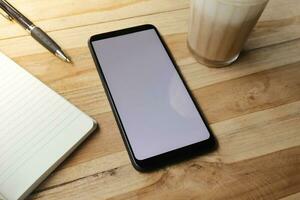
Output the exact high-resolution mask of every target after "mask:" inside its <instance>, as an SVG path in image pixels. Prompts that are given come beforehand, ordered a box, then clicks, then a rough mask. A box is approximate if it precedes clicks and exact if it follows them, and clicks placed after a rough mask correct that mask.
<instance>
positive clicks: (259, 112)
mask: <svg viewBox="0 0 300 200" xmlns="http://www.w3.org/2000/svg"><path fill="white" fill-rule="evenodd" d="M10 2H11V3H12V4H13V5H15V6H16V7H17V8H18V9H19V10H21V11H22V12H23V13H24V14H25V15H26V16H27V17H28V18H29V19H31V20H32V21H34V22H35V23H36V24H37V25H39V26H40V27H41V28H43V29H44V30H45V31H46V32H47V33H49V35H50V36H52V37H53V38H54V39H55V40H56V41H57V42H58V43H59V44H60V45H61V46H62V47H63V49H64V50H66V52H67V53H68V54H69V55H71V57H72V59H73V65H70V64H67V63H64V62H62V61H60V60H58V59H57V58H55V57H54V56H53V55H52V54H50V53H49V52H47V51H46V50H45V49H44V48H43V47H41V46H40V45H39V44H38V43H37V42H35V41H34V40H33V39H32V38H31V37H30V36H29V35H28V34H27V32H26V31H24V30H23V29H22V28H21V27H20V26H19V25H17V24H16V23H11V22H9V21H7V20H6V19H4V18H0V51H2V52H3V53H5V54H6V55H8V56H9V57H11V58H12V59H13V60H14V61H16V62H17V63H18V64H20V65H21V66H23V67H24V68H25V69H26V70H28V71H29V72H30V73H32V74H34V75H35V76H36V77H38V78H39V79H40V80H42V81H43V82H44V83H46V84H47V85H49V86H50V87H51V88H53V89H54V90H55V91H57V92H58V93H59V94H61V95H62V96H64V97H65V98H67V99H68V100H69V101H70V102H72V103H73V104H75V105H76V106H78V107H79V108H80V109H81V110H83V111H85V112H86V113H87V114H89V115H91V116H92V117H94V118H95V119H96V120H97V121H98V123H99V124H100V127H101V129H100V130H98V131H96V132H95V133H93V134H92V135H91V136H90V137H89V138H88V139H87V140H86V141H85V142H84V143H83V144H82V145H81V146H80V147H79V148H78V149H77V150H76V151H75V152H74V153H73V154H71V156H70V157H69V158H68V159H67V160H66V161H65V162H63V164H62V165H60V166H59V167H58V168H57V170H55V172H53V173H52V174H51V175H50V176H49V177H48V178H47V179H46V180H45V181H44V182H43V183H42V184H41V185H40V186H39V187H38V188H37V189H36V190H35V191H34V192H33V193H32V195H31V196H30V197H29V199H47V200H49V199H72V200H74V199H172V200H173V199H300V173H299V172H300V132H299V130H300V3H299V0H270V2H269V4H268V6H267V8H266V10H265V12H264V13H263V15H262V17H261V19H260V21H259V22H258V24H257V26H256V27H255V29H254V31H253V32H252V34H251V35H250V38H249V40H248V42H247V44H246V45H245V50H244V52H243V53H242V55H241V56H240V58H239V59H238V61H237V62H236V63H234V64H233V65H232V66H230V67H226V68H221V69H212V68H207V67H205V66H203V65H201V64H199V63H197V62H196V61H195V59H194V58H193V57H192V56H191V54H190V53H189V51H188V49H187V47H186V32H187V19H188V14H189V2H188V1H187V0H177V1H172V0H148V1H137V0H122V1H121V0H120V1H109V0H101V1H99V0H84V1H83V0H81V1H75V0H51V1H47V2H46V1H40V0H15V1H13V0H12V1H10ZM144 23H151V24H154V25H155V26H157V27H158V29H159V31H160V32H161V33H162V35H163V37H164V38H165V40H166V43H167V45H168V46H169V48H170V50H171V52H172V53H173V55H174V57H175V59H176V62H177V64H178V65H179V68H180V69H181V71H182V73H183V75H184V77H185V79H186V80H187V83H188V86H189V87H190V88H191V90H192V92H193V95H194V96H195V97H196V100H197V102H198V103H199V104H200V106H201V108H202V110H203V112H204V114H205V116H206V117H207V119H208V121H209V124H210V127H211V128H212V130H213V132H214V134H215V136H216V138H217V140H218V142H219V145H220V146H219V148H218V150H217V151H214V152H212V153H210V154H207V155H203V156H199V157H197V158H195V159H192V160H189V161H186V162H181V163H179V164H176V165H173V166H169V167H166V168H163V169H160V170H157V171H155V172H152V173H146V174H145V173H139V172H137V171H136V170H134V168H133V167H132V166H131V164H130V161H129V158H128V156H127V153H126V151H125V147H124V145H123V142H122V139H121V136H120V133H119V130H118V128H117V125H116V122H115V120H114V117H113V114H112V112H111V108H110V106H109V103H108V101H107V98H106V95H105V93H104V90H103V87H102V85H101V83H100V80H99V78H98V74H97V71H96V68H95V66H94V63H93V61H92V58H91V55H90V53H89V50H88V47H87V40H88V38H89V37H90V36H91V35H93V34H96V33H102V32H107V31H111V30H116V29H121V28H125V27H130V26H135V25H140V24H144Z"/></svg>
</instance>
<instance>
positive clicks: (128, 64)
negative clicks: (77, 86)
mask: <svg viewBox="0 0 300 200" xmlns="http://www.w3.org/2000/svg"><path fill="white" fill-rule="evenodd" d="M89 48H90V51H91V54H92V56H93V59H94V62H95V65H96V67H97V70H98V73H99V76H100V78H101V81H102V85H103V87H104V89H105V92H106V95H107V97H108V99H109V102H110V105H111V108H112V111H113V113H114V116H115V119H116V121H117V124H118V127H119V129H120V132H121V135H122V138H123V141H124V143H125V146H126V148H127V151H128V154H129V157H130V159H131V162H132V164H133V166H134V167H135V168H136V169H137V170H140V171H144V170H151V169H155V168H157V167H160V166H163V165H165V164H167V163H170V162H172V161H173V160H178V158H179V159H181V158H182V159H185V157H188V156H189V155H194V153H197V152H203V151H206V150H208V149H211V148H212V147H213V146H214V145H215V142H214V139H213V136H212V134H211V131H210V130H209V128H208V126H207V123H206V122H205V120H204V118H203V116H202V114H201V112H200V109H199V108H198V106H197V104H196V101H195V100H194V99H193V97H192V94H191V92H190V91H189V89H188V87H187V85H186V83H185V81H184V79H183V77H182V75H181V73H180V71H179V69H178V67H177V66H176V64H175V62H174V59H173V58H172V56H171V53H170V51H169V50H168V48H167V46H166V44H165V42H164V41H163V39H162V37H161V36H160V34H159V32H158V30H157V29H156V28H155V27H154V26H153V25H149V24H147V25H141V26H137V27H132V28H127V29H123V30H118V31H113V32H108V33H102V34H98V35H94V36H92V37H91V38H90V40H89Z"/></svg>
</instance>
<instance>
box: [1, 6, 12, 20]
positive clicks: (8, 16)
mask: <svg viewBox="0 0 300 200" xmlns="http://www.w3.org/2000/svg"><path fill="white" fill-rule="evenodd" d="M0 15H2V16H3V17H5V18H6V19H8V20H9V21H12V20H13V18H12V17H11V16H10V15H9V14H8V13H7V12H6V11H5V10H4V9H3V8H2V7H1V5H0Z"/></svg>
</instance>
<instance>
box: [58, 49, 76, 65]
mask: <svg viewBox="0 0 300 200" xmlns="http://www.w3.org/2000/svg"><path fill="white" fill-rule="evenodd" d="M55 55H56V56H57V57H59V58H60V59H62V60H63V61H65V62H67V63H71V62H72V61H71V59H70V58H68V57H67V56H66V55H65V54H64V53H63V52H62V51H61V50H56V52H55Z"/></svg>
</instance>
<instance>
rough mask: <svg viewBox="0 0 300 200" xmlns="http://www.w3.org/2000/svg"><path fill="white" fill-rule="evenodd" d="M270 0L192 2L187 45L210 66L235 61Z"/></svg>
mask: <svg viewBox="0 0 300 200" xmlns="http://www.w3.org/2000/svg"><path fill="white" fill-rule="evenodd" d="M267 3H268V0H191V12H190V13H191V15H190V20H189V30H188V38H187V44H188V48H189V49H190V51H191V52H192V54H193V55H194V57H195V58H196V59H197V60H198V61H199V62H200V63H202V64H205V65H207V66H210V67H222V66H226V65H229V64H231V63H232V62H234V61H235V60H236V59H237V58H238V56H239V54H240V52H241V50H242V48H243V45H244V43H245V41H246V40H247V38H248V36H249V34H250V32H251V30H252V29H253V27H254V26H255V24H256V22H257V21H258V19H259V17H260V15H261V14H262V12H263V10H264V8H265V6H266V5H267Z"/></svg>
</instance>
